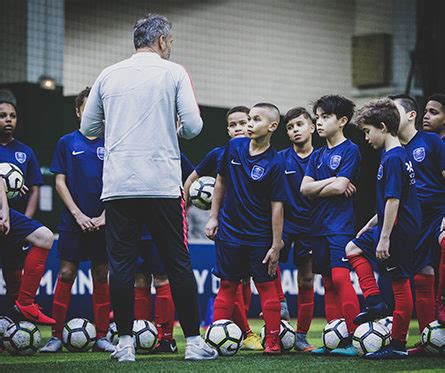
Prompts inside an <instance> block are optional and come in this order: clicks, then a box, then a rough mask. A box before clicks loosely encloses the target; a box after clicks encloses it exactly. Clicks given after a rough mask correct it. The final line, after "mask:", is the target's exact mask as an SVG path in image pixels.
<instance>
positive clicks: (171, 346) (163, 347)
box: [154, 339, 178, 354]
mask: <svg viewBox="0 0 445 373" xmlns="http://www.w3.org/2000/svg"><path fill="white" fill-rule="evenodd" d="M154 352H156V353H170V354H175V353H177V352H178V346H176V341H175V340H174V339H171V340H167V339H163V340H161V341H159V342H158V344H157V345H156V347H155V349H154Z"/></svg>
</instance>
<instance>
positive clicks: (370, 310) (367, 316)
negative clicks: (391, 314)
mask: <svg viewBox="0 0 445 373" xmlns="http://www.w3.org/2000/svg"><path fill="white" fill-rule="evenodd" d="M387 315H388V307H387V306H386V304H385V302H383V301H382V302H378V303H376V304H375V305H373V306H367V307H366V309H365V311H363V312H360V313H359V314H358V315H357V316H356V317H355V319H354V324H355V325H360V324H363V323H365V322H368V321H374V320H376V319H380V318H382V317H385V316H387Z"/></svg>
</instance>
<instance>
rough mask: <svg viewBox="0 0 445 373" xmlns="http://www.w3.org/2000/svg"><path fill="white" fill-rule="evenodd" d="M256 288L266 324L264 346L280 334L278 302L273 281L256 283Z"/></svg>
mask: <svg viewBox="0 0 445 373" xmlns="http://www.w3.org/2000/svg"><path fill="white" fill-rule="evenodd" d="M255 286H256V288H257V289H258V293H259V295H260V301H261V310H262V311H263V319H264V323H265V324H266V344H268V341H272V340H275V339H276V337H277V336H278V335H279V333H280V321H281V320H280V319H281V317H280V301H279V300H278V294H277V289H276V283H275V281H267V282H256V283H255Z"/></svg>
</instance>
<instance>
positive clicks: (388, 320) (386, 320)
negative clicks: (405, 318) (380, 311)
mask: <svg viewBox="0 0 445 373" xmlns="http://www.w3.org/2000/svg"><path fill="white" fill-rule="evenodd" d="M377 322H378V323H379V324H382V325H383V326H384V327H386V329H388V330H389V332H390V333H392V316H387V317H384V318H383V319H380V320H377Z"/></svg>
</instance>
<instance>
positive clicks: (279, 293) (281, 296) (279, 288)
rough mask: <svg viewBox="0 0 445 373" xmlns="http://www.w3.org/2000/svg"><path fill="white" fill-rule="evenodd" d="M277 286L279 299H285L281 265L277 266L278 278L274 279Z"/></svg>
mask: <svg viewBox="0 0 445 373" xmlns="http://www.w3.org/2000/svg"><path fill="white" fill-rule="evenodd" d="M274 283H275V287H276V288H277V293H278V300H279V301H280V302H282V301H284V299H285V298H284V293H283V287H282V286H281V271H280V267H277V278H276V279H275V280H274Z"/></svg>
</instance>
